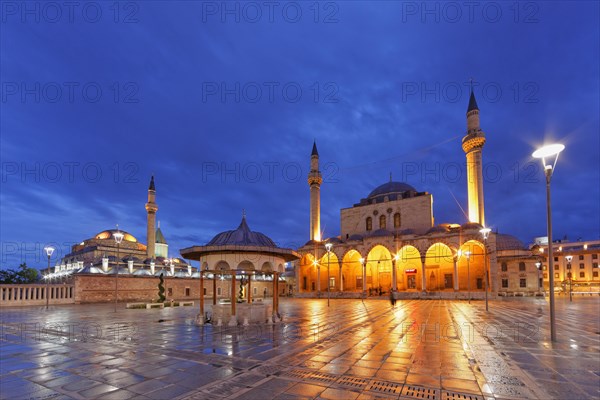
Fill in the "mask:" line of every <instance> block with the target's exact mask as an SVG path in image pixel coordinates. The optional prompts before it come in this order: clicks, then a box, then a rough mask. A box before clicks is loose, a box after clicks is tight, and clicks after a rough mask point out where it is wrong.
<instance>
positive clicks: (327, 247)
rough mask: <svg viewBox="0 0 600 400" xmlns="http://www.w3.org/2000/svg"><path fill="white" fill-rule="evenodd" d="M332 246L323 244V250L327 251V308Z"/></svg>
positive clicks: (329, 294) (329, 293)
mask: <svg viewBox="0 0 600 400" xmlns="http://www.w3.org/2000/svg"><path fill="white" fill-rule="evenodd" d="M332 247H333V244H331V243H325V249H326V250H327V307H329V300H330V298H331V292H330V287H331V283H330V282H329V256H330V254H331V248H332Z"/></svg>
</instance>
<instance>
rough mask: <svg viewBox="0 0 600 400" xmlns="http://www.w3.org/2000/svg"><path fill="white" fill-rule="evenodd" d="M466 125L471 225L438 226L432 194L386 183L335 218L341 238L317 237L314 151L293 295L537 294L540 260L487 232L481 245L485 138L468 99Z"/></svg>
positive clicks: (475, 108)
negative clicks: (306, 226)
mask: <svg viewBox="0 0 600 400" xmlns="http://www.w3.org/2000/svg"><path fill="white" fill-rule="evenodd" d="M466 118H467V131H466V134H465V136H464V138H463V140H462V150H463V151H464V153H465V155H466V161H467V193H468V217H469V221H468V222H467V223H462V224H460V223H450V224H439V225H435V224H434V216H433V195H432V194H430V193H428V192H425V191H420V190H418V189H417V188H415V187H413V186H411V185H410V184H407V183H403V182H395V181H392V180H391V179H390V181H389V182H386V183H383V184H381V185H380V186H377V187H376V188H375V189H373V190H372V191H371V193H369V194H368V195H367V196H366V197H365V198H363V199H360V201H359V202H357V203H356V204H354V205H352V206H350V207H348V208H343V209H342V210H341V211H340V235H339V236H337V237H330V238H322V237H321V232H320V207H321V203H320V186H321V184H322V178H321V172H320V170H319V153H318V150H317V146H316V143H315V144H313V149H312V153H311V158H310V172H309V175H308V184H309V187H310V240H309V241H308V242H307V243H306V244H305V245H304V246H302V247H301V248H300V249H299V250H298V253H299V254H300V256H301V259H300V261H299V263H298V264H297V268H296V287H295V292H296V294H297V295H298V296H326V295H328V296H331V297H360V296H369V295H382V294H389V293H390V292H393V293H395V296H396V297H398V298H403V297H431V296H439V297H444V298H466V297H469V296H470V297H473V298H482V297H483V296H484V294H485V289H486V286H487V287H488V290H489V293H488V294H489V295H491V296H497V295H511V294H517V295H538V294H541V291H542V290H543V288H542V281H541V279H540V278H541V273H540V270H539V269H538V266H537V265H536V263H537V262H539V261H540V258H539V256H537V255H535V254H533V253H532V252H531V251H530V250H529V249H527V248H526V247H525V245H524V244H523V243H522V242H521V241H519V240H518V239H517V238H515V237H514V236H511V235H507V234H500V233H497V232H496V233H494V232H490V233H489V236H488V237H487V238H486V239H484V237H483V234H482V232H480V231H481V229H482V228H484V227H485V208H484V191H483V189H484V188H483V174H482V150H483V147H484V145H485V133H484V132H483V131H482V130H481V128H480V121H479V108H478V106H477V102H476V99H475V96H474V94H473V93H472V92H471V96H470V99H469V105H468V109H467V114H466ZM328 249H329V251H328ZM486 270H487V274H486ZM486 275H487V276H489V278H488V279H487V280H486ZM486 283H487V285H486Z"/></svg>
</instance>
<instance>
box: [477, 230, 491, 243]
mask: <svg viewBox="0 0 600 400" xmlns="http://www.w3.org/2000/svg"><path fill="white" fill-rule="evenodd" d="M491 231H492V230H491V229H490V228H483V229H481V230H480V231H479V233H481V236H483V240H487V238H488V237H489V236H490V232H491Z"/></svg>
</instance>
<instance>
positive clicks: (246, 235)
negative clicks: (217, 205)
mask: <svg viewBox="0 0 600 400" xmlns="http://www.w3.org/2000/svg"><path fill="white" fill-rule="evenodd" d="M226 245H236V246H263V247H276V245H275V242H273V241H272V240H271V238H269V237H268V236H267V235H265V234H262V233H260V232H253V231H251V230H250V228H249V227H248V224H247V223H246V217H245V216H244V217H242V222H241V223H240V226H238V228H237V229H236V230H234V231H225V232H221V233H219V234H217V235H216V236H215V237H214V238H212V240H211V241H210V242H208V243H207V246H226Z"/></svg>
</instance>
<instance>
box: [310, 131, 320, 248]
mask: <svg viewBox="0 0 600 400" xmlns="http://www.w3.org/2000/svg"><path fill="white" fill-rule="evenodd" d="M322 182H323V177H322V176H321V171H319V152H318V151H317V142H316V140H315V141H314V142H313V148H312V152H311V155H310V172H309V173H308V185H309V186H310V240H317V241H320V240H321V183H322Z"/></svg>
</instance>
